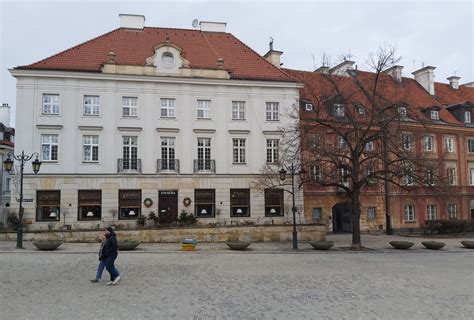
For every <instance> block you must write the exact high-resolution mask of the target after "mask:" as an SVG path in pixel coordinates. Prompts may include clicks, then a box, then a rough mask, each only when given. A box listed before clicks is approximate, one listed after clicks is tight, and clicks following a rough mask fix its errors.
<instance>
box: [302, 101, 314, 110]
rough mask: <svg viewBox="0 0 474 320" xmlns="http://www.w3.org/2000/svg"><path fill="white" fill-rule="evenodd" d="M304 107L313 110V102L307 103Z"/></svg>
mask: <svg viewBox="0 0 474 320" xmlns="http://www.w3.org/2000/svg"><path fill="white" fill-rule="evenodd" d="M304 108H305V110H306V111H313V104H312V103H305V105H304Z"/></svg>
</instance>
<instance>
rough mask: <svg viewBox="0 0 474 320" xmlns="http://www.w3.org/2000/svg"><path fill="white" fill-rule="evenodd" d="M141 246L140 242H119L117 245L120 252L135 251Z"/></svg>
mask: <svg viewBox="0 0 474 320" xmlns="http://www.w3.org/2000/svg"><path fill="white" fill-rule="evenodd" d="M139 244H140V241H134V240H131V241H119V242H118V243H117V247H118V249H119V250H120V251H129V250H134V249H135V248H136V247H138V245H139Z"/></svg>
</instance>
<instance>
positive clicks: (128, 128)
mask: <svg viewBox="0 0 474 320" xmlns="http://www.w3.org/2000/svg"><path fill="white" fill-rule="evenodd" d="M117 130H118V131H133V132H140V131H142V130H143V128H142V127H117Z"/></svg>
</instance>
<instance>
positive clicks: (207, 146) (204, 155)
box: [197, 138, 212, 171]
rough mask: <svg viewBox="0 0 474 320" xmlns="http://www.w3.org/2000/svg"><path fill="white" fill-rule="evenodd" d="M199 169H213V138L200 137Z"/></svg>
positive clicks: (198, 149)
mask: <svg viewBox="0 0 474 320" xmlns="http://www.w3.org/2000/svg"><path fill="white" fill-rule="evenodd" d="M197 151H198V158H197V160H198V161H197V170H198V171H211V169H212V168H211V138H198V148H197Z"/></svg>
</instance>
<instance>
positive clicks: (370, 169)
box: [365, 163, 375, 184]
mask: <svg viewBox="0 0 474 320" xmlns="http://www.w3.org/2000/svg"><path fill="white" fill-rule="evenodd" d="M365 176H366V178H367V184H373V183H375V169H374V165H373V164H372V163H370V164H368V165H367V167H366V168H365Z"/></svg>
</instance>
